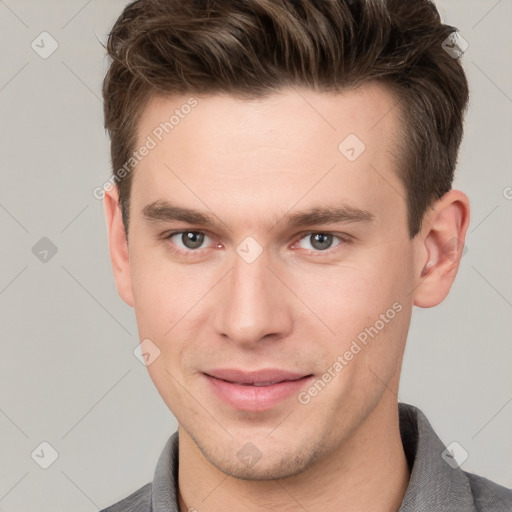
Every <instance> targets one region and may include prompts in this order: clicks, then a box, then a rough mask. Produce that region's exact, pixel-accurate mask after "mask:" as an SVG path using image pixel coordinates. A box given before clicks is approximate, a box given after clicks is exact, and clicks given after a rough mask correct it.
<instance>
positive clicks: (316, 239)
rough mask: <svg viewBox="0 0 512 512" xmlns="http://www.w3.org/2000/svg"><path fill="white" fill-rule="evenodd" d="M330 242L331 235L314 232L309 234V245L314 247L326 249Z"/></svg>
mask: <svg viewBox="0 0 512 512" xmlns="http://www.w3.org/2000/svg"><path fill="white" fill-rule="evenodd" d="M331 244H332V235H326V234H324V233H316V234H314V235H311V245H312V246H313V247H314V248H315V249H328V248H329V247H330V246H331Z"/></svg>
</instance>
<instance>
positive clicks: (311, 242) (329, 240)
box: [299, 233, 341, 251]
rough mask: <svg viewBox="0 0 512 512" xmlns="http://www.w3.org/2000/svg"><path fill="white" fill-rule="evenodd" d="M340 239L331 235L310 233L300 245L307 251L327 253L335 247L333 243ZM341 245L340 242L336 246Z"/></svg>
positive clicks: (302, 239)
mask: <svg viewBox="0 0 512 512" xmlns="http://www.w3.org/2000/svg"><path fill="white" fill-rule="evenodd" d="M338 238H339V237H337V236H335V235H331V234H329V233H309V234H307V235H306V236H304V237H303V238H301V240H300V241H299V244H300V246H301V247H302V248H303V249H307V250H309V251H311V250H314V251H325V250H327V249H330V248H331V247H333V241H334V240H335V239H338ZM339 243H341V242H340V241H338V243H337V244H335V245H334V246H336V245H338V244H339Z"/></svg>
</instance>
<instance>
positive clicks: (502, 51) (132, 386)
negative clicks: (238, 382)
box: [0, 0, 512, 512]
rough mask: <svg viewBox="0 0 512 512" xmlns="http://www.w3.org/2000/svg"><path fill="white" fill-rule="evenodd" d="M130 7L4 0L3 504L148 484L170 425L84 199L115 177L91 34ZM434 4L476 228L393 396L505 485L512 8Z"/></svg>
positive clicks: (511, 468)
mask: <svg viewBox="0 0 512 512" xmlns="http://www.w3.org/2000/svg"><path fill="white" fill-rule="evenodd" d="M124 4H125V2H124V1H119V0H109V1H108V2H107V1H100V0H89V1H84V0H67V1H57V0H51V1H50V0H46V1H37V2H36V1H35V0H32V1H29V0H0V32H1V34H2V36H1V37H2V46H1V50H0V51H1V59H2V66H1V68H0V106H1V119H2V128H1V130H2V131H1V138H0V159H1V171H0V172H1V186H0V226H1V233H2V237H1V243H0V312H1V323H0V329H1V336H0V343H1V355H0V432H1V434H0V461H1V464H0V510H2V511H4V512H15V511H23V512H27V511H42V512H44V511H50V510H52V511H64V510H66V511H68V510H74V511H76V512H81V511H84V512H86V511H93V510H97V509H98V508H102V507H104V506H106V505H109V504H111V503H113V502H114V501H117V500H118V499H121V498H122V497H125V496H127V495H128V494H130V493H131V492H133V491H135V490H136V489H138V488H139V487H141V486H142V485H144V484H145V483H147V482H149V481H150V480H151V479H152V477H153V471H154V467H155V464H156V460H157V458H158V455H159V454H160V451H161V450H162V448H163V446H164V444H165V441H166V440H167V438H168V437H169V435H170V434H171V433H172V432H174V430H175V428H176V421H175V419H174V418H173V416H172V414H171V413H170V411H169V410H168V409H167V407H166V405H165V404H164V403H163V401H162V400H161V399H160V396H159V395H158V392H157V391H156V389H155V388H154V387H153V384H152V382H151V380H150V378H149V376H148V374H147V370H146V368H145V367H144V366H143V365H142V364H141V363H140V362H139V361H138V360H137V359H136V358H135V357H134V355H133V350H134V348H135V347H136V345H137V344H138V336H137V328H136V323H135V317H134V313H133V311H132V310H131V308H129V307H128V306H126V305H125V304H124V302H122V300H121V299H120V298H119V297H118V295H117V290H116V288H115V284H114V279H113V276H112V270H111V266H110V260H109V256H108V250H107V247H108V246H107V232H106V226H105V221H104V212H103V204H102V202H101V201H98V200H96V199H95V198H94V197H93V195H92V190H93V188H94V187H96V186H98V185H101V184H102V183H103V182H104V181H105V180H106V179H107V178H108V176H109V172H110V168H109V155H108V140H107V138H106V135H105V133H104V131H103V118H102V104H101V100H100V98H101V95H100V86H101V81H102V78H103V74H104V72H105V70H106V60H105V58H104V50H103V48H102V47H101V45H100V44H99V42H98V38H99V39H100V40H102V41H105V38H106V34H107V33H108V30H109V29H110V27H111V25H112V24H113V22H114V21H115V19H116V18H117V16H118V15H119V14H120V13H121V10H122V8H123V6H124ZM438 6H439V8H440V11H441V14H442V16H443V19H444V21H445V22H447V23H450V24H452V25H455V26H456V27H458V28H459V29H460V31H461V34H462V35H463V37H464V39H466V40H467V42H468V43H469V48H468V50H467V51H466V53H465V55H464V57H463V63H464V66H465V68H466V70H467V73H468V77H469V81H470V86H471V94H472V98H471V109H470V111H469V114H468V116H467V121H466V132H465V139H464V143H463V147H462V151H461V157H460V162H459V174H458V175H457V179H456V183H455V187H456V188H460V189H462V190H464V191H465V192H466V193H467V194H468V196H469V198H470V200H471V202H472V221H471V225H470V229H469V233H468V237H467V249H468V250H467V253H466V254H465V256H464V257H463V260H462V263H461V268H460V271H459V275H458V277H457V280H456V282H455V285H454V287H453V289H452V292H451V294H450V295H449V297H448V298H447V300H446V301H445V302H444V303H443V304H442V305H441V306H439V307H437V308H435V309H429V310H421V309H415V312H414V315H413V321H412V325H411V330H410V335H409V341H408V346H407V349H406V354H405V361H404V368H403V374H402V383H401V388H400V392H399V398H400V400H401V401H405V402H408V403H412V404H414V405H417V406H418V407H420V408H421V409H422V410H423V411H424V412H425V413H426V415H427V417H428V418H429V420H430V422H431V423H432V425H433V426H434V428H435V429H436V431H437V433H438V434H439V436H440V437H441V439H442V440H443V441H444V442H445V443H446V444H449V443H451V442H452V441H457V442H458V443H460V445H461V446H463V447H464V448H465V450H467V452H468V453H469V458H468V459H467V460H466V461H465V462H464V464H463V466H462V467H463V469H465V470H467V471H472V472H475V473H478V474H481V475H483V476H485V477H487V478H489V479H491V480H494V481H496V482H498V483H500V484H502V485H505V486H508V487H512V465H511V464H510V460H512V439H511V435H510V434H511V432H512V428H511V427H512V372H511V367H512V366H511V362H512V344H511V343H510V342H511V340H512V336H511V335H512V322H511V318H512V315H511V308H512V268H511V261H512V237H511V236H510V233H511V232H512V231H511V227H512V216H511V210H512V200H510V199H507V198H506V197H505V196H506V195H507V193H506V192H507V191H512V189H507V187H511V186H512V174H511V171H510V164H511V162H512V154H511V152H512V149H511V148H512V145H511V143H510V141H511V140H512V127H511V119H512V115H511V113H512V99H511V97H512V73H511V69H510V65H509V60H508V54H509V52H510V48H511V47H512V35H511V31H510V28H509V24H510V21H511V20H512V3H511V1H510V0H501V1H495V0H492V1H491V0H487V1H482V0H478V1H477V0H473V1H468V0H452V1H448V0H444V1H441V2H438ZM43 31H47V32H49V33H50V34H51V35H52V37H53V38H54V39H55V40H56V41H57V42H58V45H59V46H58V49H57V50H56V51H55V53H53V54H52V55H51V56H50V57H49V58H47V59H43V58H41V57H40V56H39V55H38V54H37V53H36V52H35V51H34V50H33V49H32V48H31V42H32V41H33V40H34V39H35V38H36V37H37V36H38V35H39V34H40V33H41V32H43ZM510 196H511V194H510V193H509V194H508V197H510ZM42 237H47V238H49V239H50V240H51V241H52V242H53V244H55V246H56V247H57V253H56V254H55V255H54V256H53V257H50V255H51V254H49V255H48V257H47V259H48V261H47V262H46V263H44V262H42V261H40V260H39V259H38V258H36V256H35V255H34V254H33V252H32V248H33V246H34V245H35V244H36V243H37V242H38V241H39V240H40V239H41V238H42ZM43 441H46V442H48V443H50V445H51V446H52V447H53V448H54V449H55V450H56V451H57V452H58V458H57V460H56V461H55V462H54V463H53V464H52V465H51V466H50V467H49V468H48V469H46V470H45V469H42V468H41V467H39V465H38V464H36V462H35V461H34V459H33V458H32V457H31V453H32V452H33V451H34V450H35V449H36V448H37V447H38V446H39V445H40V443H41V442H43ZM36 453H37V451H36ZM41 453H44V457H47V456H48V454H49V452H48V450H46V452H45V451H44V450H43V452H41V451H40V449H39V455H40V459H39V460H42V458H44V457H43V456H42V455H41ZM34 458H35V459H36V460H37V456H34Z"/></svg>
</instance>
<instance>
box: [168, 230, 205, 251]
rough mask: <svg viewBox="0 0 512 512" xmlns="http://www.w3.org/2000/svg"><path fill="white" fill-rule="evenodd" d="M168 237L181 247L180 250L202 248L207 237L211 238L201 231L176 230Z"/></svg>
mask: <svg viewBox="0 0 512 512" xmlns="http://www.w3.org/2000/svg"><path fill="white" fill-rule="evenodd" d="M166 238H167V239H168V240H170V241H171V242H172V244H173V245H175V246H176V247H177V248H178V249H179V251H178V252H191V251H195V250H197V249H201V248H202V247H201V246H202V245H203V243H204V241H205V239H207V240H210V237H208V236H207V235H206V234H205V233H203V232H201V231H175V232H173V233H169V234H168V235H167V236H166Z"/></svg>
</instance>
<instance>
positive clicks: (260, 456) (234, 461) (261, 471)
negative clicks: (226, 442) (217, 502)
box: [198, 445, 317, 481]
mask: <svg viewBox="0 0 512 512" xmlns="http://www.w3.org/2000/svg"><path fill="white" fill-rule="evenodd" d="M252 446H254V445H252ZM198 448H199V449H200V450H201V452H202V453H203V455H204V456H205V458H206V459H207V460H208V462H210V464H212V465H213V466H215V467H216V468H217V469H218V470H219V471H221V472H222V473H224V474H225V475H228V476H230V477H233V478H237V479H238V480H247V481H267V480H281V479H284V478H289V477H293V476H296V475H299V474H300V473H303V472H304V471H306V470H307V469H308V468H309V467H311V466H312V465H313V464H314V462H315V461H316V460H317V453H316V452H314V451H312V452H305V451H303V452H301V453H297V451H296V450H293V449H290V453H283V451H282V450H280V453H274V454H272V453H271V454H270V455H269V454H268V452H267V454H266V455H265V450H263V453H262V452H257V453H256V454H254V458H253V459H251V458H248V459H247V460H246V461H244V460H243V458H242V457H239V455H238V453H239V452H237V453H234V454H230V455H229V456H228V457H216V456H215V455H212V454H211V453H209V452H208V450H205V449H203V447H201V446H199V445H198ZM254 450H256V448H254ZM249 451H250V450H249Z"/></svg>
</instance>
